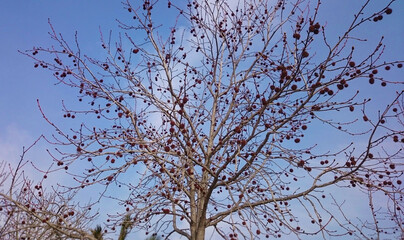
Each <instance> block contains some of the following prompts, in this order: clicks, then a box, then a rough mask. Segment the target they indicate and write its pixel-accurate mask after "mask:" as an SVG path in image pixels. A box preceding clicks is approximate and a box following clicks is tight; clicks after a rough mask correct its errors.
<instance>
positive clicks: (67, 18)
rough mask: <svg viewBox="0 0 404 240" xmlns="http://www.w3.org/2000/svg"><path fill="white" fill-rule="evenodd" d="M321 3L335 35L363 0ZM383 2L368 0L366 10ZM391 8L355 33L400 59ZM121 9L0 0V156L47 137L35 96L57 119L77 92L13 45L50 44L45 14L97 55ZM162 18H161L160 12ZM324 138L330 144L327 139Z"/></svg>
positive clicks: (375, 92)
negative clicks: (64, 102) (371, 38)
mask: <svg viewBox="0 0 404 240" xmlns="http://www.w3.org/2000/svg"><path fill="white" fill-rule="evenodd" d="M326 2H327V3H325V4H323V5H322V6H321V7H322V8H323V11H321V13H322V14H321V15H320V18H322V19H326V20H325V21H327V22H328V23H329V25H328V30H327V31H329V34H330V36H333V35H334V36H337V34H339V33H341V32H342V31H343V29H344V27H345V26H346V24H347V22H346V20H349V19H351V18H352V15H351V11H352V10H353V9H355V8H356V9H357V8H358V7H359V5H360V3H361V2H363V1H362V0H361V1H352V0H340V1H326ZM382 2H384V1H380V0H374V1H372V4H371V6H370V11H371V10H372V9H377V7H378V6H380V5H381V4H382ZM392 8H393V14H391V15H389V16H387V17H385V19H384V20H383V21H382V23H380V24H373V23H372V24H370V23H369V24H367V26H366V27H365V28H362V29H361V31H358V36H364V35H369V34H370V35H381V32H383V34H384V35H385V41H384V42H385V44H386V45H387V48H386V50H385V59H386V60H391V59H399V60H403V59H404V44H403V42H404V41H403V39H404V27H403V26H402V23H403V22H404V1H398V2H397V3H395V4H394V5H393V6H392ZM126 13H127V11H126V10H124V9H123V6H122V5H121V4H120V1H117V0H110V1H106V0H85V1H79V0H64V1H61V0H10V1H6V0H0V54H1V55H0V83H1V85H0V86H1V87H0V160H3V159H4V160H8V161H17V160H18V155H19V153H20V150H21V149H22V146H23V145H29V144H30V143H32V141H33V140H34V139H35V138H37V137H38V136H39V135H41V134H46V135H47V136H50V134H51V131H52V128H51V127H50V126H49V125H48V124H47V123H46V122H45V121H44V120H43V119H42V116H41V114H40V112H39V110H38V107H37V103H36V99H39V100H40V102H41V104H42V107H43V109H44V110H45V112H46V114H47V116H48V117H49V118H51V119H54V120H55V121H58V122H59V123H60V122H63V118H62V115H63V113H62V111H61V109H62V105H61V101H62V100H63V99H64V100H69V99H75V94H76V91H72V89H68V88H66V87H64V86H62V85H55V81H54V79H53V77H52V75H51V74H50V73H49V72H47V71H44V70H40V69H39V70H38V69H34V68H33V61H32V60H31V59H29V58H27V57H26V56H23V55H22V54H20V53H18V50H22V51H24V50H26V49H32V48H33V47H34V46H44V47H47V46H51V45H52V44H53V42H52V41H51V39H50V37H49V35H48V32H49V31H50V27H49V24H48V19H50V20H51V22H52V24H53V26H54V27H55V28H56V31H58V32H61V33H63V35H64V37H66V39H67V40H68V41H70V42H72V41H71V40H72V39H73V36H74V33H75V31H77V32H78V34H79V35H78V36H79V41H80V44H81V47H82V48H83V49H84V50H85V51H86V53H89V55H92V56H97V54H98V51H99V50H101V48H100V40H99V39H100V36H99V29H101V30H102V31H103V32H104V33H107V32H108V31H109V30H110V29H113V32H114V33H117V32H118V31H119V30H118V29H117V23H116V21H115V19H117V18H118V19H122V18H125V17H127V14H126ZM161 17H165V16H164V14H162V15H161ZM377 39H378V38H377ZM377 39H376V40H377ZM374 43H375V42H374V41H369V42H368V43H364V44H361V46H362V47H358V48H359V49H361V50H366V49H367V48H368V47H370V46H374ZM361 50H360V51H361ZM386 74H388V75H387V76H388V77H389V78H391V79H392V80H394V81H403V72H402V71H394V72H389V73H386ZM367 87H369V89H366V90H367V92H368V93H371V95H372V98H374V103H373V104H372V105H371V108H373V109H375V110H376V109H379V108H381V107H383V106H385V105H386V104H387V102H386V101H385V100H386V99H387V100H389V99H388V98H386V95H387V93H388V92H391V90H392V89H391V86H389V87H388V88H385V89H382V88H380V87H374V86H367ZM397 90H401V89H397ZM363 97H366V96H363ZM388 97H390V96H388ZM325 140H329V141H330V144H332V142H331V140H330V139H325ZM45 147H47V146H46V145H45V143H40V144H39V146H38V147H37V148H35V150H34V152H32V153H31V155H29V156H30V157H31V158H32V159H33V160H35V161H40V163H39V164H46V163H47V161H48V160H49V159H48V157H47V155H46V153H45V152H44V150H43V148H45ZM48 147H49V146H48Z"/></svg>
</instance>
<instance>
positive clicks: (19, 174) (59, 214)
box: [0, 143, 95, 240]
mask: <svg viewBox="0 0 404 240" xmlns="http://www.w3.org/2000/svg"><path fill="white" fill-rule="evenodd" d="M34 145H35V143H34ZM31 147H32V146H31ZM31 147H28V148H27V149H24V150H23V154H22V155H21V159H20V161H19V163H18V165H17V166H16V168H15V169H13V168H12V167H11V166H10V164H7V163H6V162H1V164H0V167H1V172H0V222H1V228H0V238H1V239H4V240H8V239H10V240H11V239H13V240H14V239H19V240H24V239H25V240H27V239H89V240H92V239H95V238H93V237H92V235H91V234H89V232H90V231H86V229H87V228H88V224H89V223H91V221H93V220H94V218H95V215H91V214H90V211H89V209H88V207H83V206H80V205H78V204H74V202H73V197H74V194H73V192H71V193H69V194H68V195H66V194H61V193H59V192H58V191H57V190H52V191H45V189H44V188H43V185H42V182H39V183H37V184H35V183H34V182H33V181H32V180H29V179H28V178H27V177H26V176H25V174H24V171H23V169H24V166H25V165H26V164H27V163H28V161H26V160H24V155H25V154H26V152H27V151H29V149H30V148H31Z"/></svg>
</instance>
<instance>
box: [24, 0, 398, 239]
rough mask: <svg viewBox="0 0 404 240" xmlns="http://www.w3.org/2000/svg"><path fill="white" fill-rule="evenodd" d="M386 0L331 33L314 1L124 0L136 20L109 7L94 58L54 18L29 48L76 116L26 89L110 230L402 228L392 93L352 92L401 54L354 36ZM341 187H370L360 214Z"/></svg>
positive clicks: (385, 12) (256, 234) (369, 231)
mask: <svg viewBox="0 0 404 240" xmlns="http://www.w3.org/2000/svg"><path fill="white" fill-rule="evenodd" d="M394 2H395V1H394V0H391V1H386V2H385V3H384V4H385V5H384V6H383V7H382V8H380V9H379V10H378V11H376V12H369V11H368V9H369V6H370V5H371V4H372V1H370V0H367V1H363V5H362V7H361V8H359V9H357V12H356V13H355V15H353V16H352V21H351V23H350V25H349V26H348V27H347V28H346V29H345V31H344V32H343V33H342V34H341V35H340V36H330V35H329V34H328V31H327V30H328V29H329V28H332V26H327V25H325V23H324V22H320V20H319V18H318V15H319V13H320V12H321V6H320V5H321V4H320V3H321V2H320V1H316V2H315V3H312V2H308V1H303V0H296V1H286V0H284V1H282V0H279V1H270V0H249V1H246V0H244V1H238V2H237V4H234V3H233V2H232V1H225V0H216V1H213V0H212V1H208V0H200V1H189V2H187V3H186V4H185V5H181V4H182V3H178V4H180V5H176V3H174V1H172V2H171V1H157V0H151V1H149V0H146V1H126V2H125V3H124V7H125V9H126V10H127V11H128V14H129V15H130V16H131V17H132V18H133V19H132V20H131V22H129V20H128V22H125V21H124V20H123V21H119V24H120V27H121V29H122V32H123V34H122V35H119V40H118V41H116V42H113V41H112V40H110V39H111V36H110V37H109V38H108V40H105V38H103V37H102V34H101V41H102V48H103V49H104V54H105V55H106V58H105V59H103V60H97V59H95V58H91V57H90V56H87V55H85V54H84V53H83V52H82V51H81V49H80V47H79V46H80V45H79V42H78V40H77V38H76V43H75V44H74V45H72V44H69V43H68V42H67V41H65V39H64V38H63V37H62V35H60V34H58V33H57V32H56V31H55V30H54V29H53V27H52V26H51V28H52V31H51V33H50V34H51V37H52V38H53V40H55V42H56V45H55V46H52V47H50V48H43V47H36V48H34V49H33V50H31V51H27V52H25V54H26V55H28V56H30V57H32V58H33V59H34V60H35V67H42V68H47V69H49V70H50V71H52V72H53V75H54V76H55V78H56V79H57V80H58V82H59V83H61V84H65V85H67V86H70V87H73V88H76V89H77V90H78V92H79V94H78V100H79V102H81V103H82V104H83V105H84V106H86V107H85V108H84V110H74V109H71V107H69V106H68V105H65V103H64V105H63V106H64V109H65V113H64V117H65V118H66V121H68V119H75V120H74V121H73V123H72V124H73V125H74V124H76V123H77V121H78V119H80V117H83V120H82V121H80V122H81V124H79V125H76V127H73V128H71V129H69V128H68V127H63V126H59V125H57V124H56V123H55V121H54V120H53V119H49V118H48V117H47V116H46V114H45V110H44V109H42V107H43V106H41V105H39V104H38V106H39V107H40V111H41V112H42V113H43V116H44V119H45V120H46V121H48V122H49V124H51V125H52V126H53V127H54V128H55V130H56V135H53V139H51V138H47V139H48V141H49V142H50V143H52V144H55V145H58V148H57V153H58V154H59V157H55V156H53V157H54V161H55V163H57V164H55V165H57V166H59V167H61V166H69V167H70V166H75V165H79V166H81V169H85V170H84V171H82V172H80V171H75V172H72V174H73V176H74V179H75V180H76V181H77V185H76V186H69V187H70V189H71V190H72V191H75V190H77V189H81V188H84V189H86V188H91V187H92V186H104V187H105V189H104V190H103V192H102V197H105V198H111V199H114V200H116V203H117V206H118V208H120V209H121V211H118V213H111V215H110V218H109V219H108V220H107V223H108V224H109V227H110V228H111V229H112V230H115V229H116V226H117V225H118V224H119V223H121V222H122V218H123V217H124V216H126V215H127V214H130V215H131V216H132V219H131V221H132V225H131V226H132V227H133V229H134V230H143V231H145V232H146V234H147V235H148V234H150V233H152V232H159V233H161V237H163V238H165V239H168V238H170V236H178V235H181V236H183V237H185V238H187V239H192V240H201V239H204V238H205V236H206V235H207V234H208V233H207V230H208V231H209V232H213V233H212V234H216V236H221V237H222V238H223V239H254V238H263V237H265V236H266V237H282V236H283V235H296V236H297V237H298V238H299V237H300V236H302V235H312V236H317V235H321V236H322V237H324V238H327V237H329V236H339V237H342V236H345V235H348V236H349V235H354V236H356V237H357V238H360V239H370V238H380V237H382V236H384V235H389V234H390V235H391V236H397V237H399V236H400V234H401V232H402V231H403V225H402V223H403V201H402V196H403V188H402V185H401V180H400V178H401V177H402V172H403V170H404V167H403V164H402V153H401V148H402V144H403V131H402V125H399V124H398V122H397V120H399V119H400V118H401V120H402V113H403V109H402V108H397V107H395V106H396V105H397V104H398V103H399V102H400V100H402V95H403V92H402V91H401V92H400V91H399V92H396V93H394V92H392V93H391V104H390V105H388V106H387V107H386V108H385V109H383V111H381V112H379V113H377V112H374V111H373V112H372V111H370V110H369V109H367V108H366V106H368V103H369V101H370V99H365V100H363V101H362V100H358V99H357V98H358V97H357V96H358V90H359V89H360V90H361V93H360V94H365V96H368V97H371V95H366V89H367V87H366V86H367V85H368V83H367V82H368V81H369V83H370V84H375V83H377V84H380V85H381V87H384V86H386V85H387V84H389V85H391V84H397V85H396V86H398V87H402V82H399V81H394V80H391V79H390V80H387V79H385V78H384V77H383V74H384V73H385V71H389V70H391V71H393V68H402V66H403V62H402V61H386V60H385V59H383V55H382V53H383V51H384V49H385V46H384V45H383V42H382V40H383V38H381V40H380V41H379V42H378V43H377V44H376V45H375V46H374V48H373V49H369V48H368V52H367V54H364V53H363V51H359V52H358V51H357V50H356V48H355V47H354V46H355V45H361V44H363V40H364V39H360V38H358V37H356V36H355V33H356V31H357V29H360V28H362V27H369V26H372V24H383V20H382V19H383V18H387V17H389V15H390V14H392V12H393V10H392V6H393V5H392V4H393V3H394ZM162 12H164V14H167V17H166V18H165V19H164V20H163V19H162V18H161V17H160V18H159V17H157V16H156V14H161V13H162ZM172 16H174V17H172ZM172 19H174V21H173V25H169V24H170V23H171V22H172V21H170V20H172ZM380 21H381V23H380ZM368 37H369V38H372V39H375V38H376V39H377V36H376V35H375V33H372V35H370V34H369V36H368ZM396 70H399V69H396ZM400 71H401V70H400ZM364 82H365V83H364ZM362 92H363V93H362ZM361 96H362V95H361ZM87 103H88V105H86V104H87ZM66 104H68V103H66ZM81 109H83V108H81ZM91 119H94V120H91ZM97 121H98V122H97ZM358 126H359V127H360V128H361V129H364V130H363V131H360V130H357V128H358ZM319 131H320V132H321V133H323V136H322V137H324V138H330V137H332V136H330V134H345V139H344V142H343V143H341V142H338V143H337V142H336V143H335V144H333V146H322V141H321V140H319V141H316V140H314V139H313V138H310V136H314V135H315V134H316V132H317V133H318V132H319ZM358 135H359V136H358ZM357 139H361V141H362V144H361V143H360V142H358V141H357ZM364 139H365V140H364ZM363 141H365V142H366V143H364V144H363ZM309 143H313V144H312V145H310V144H309ZM340 144H345V145H344V146H341V145H340ZM71 147H74V149H75V151H71V149H72V148H71ZM324 148H326V149H327V150H324V151H323V150H322V149H324ZM81 160H85V161H81ZM350 189H356V191H358V192H362V193H363V194H364V196H368V197H369V205H370V206H369V211H370V212H371V216H373V220H372V221H369V219H367V218H362V217H361V216H358V219H352V218H351V217H350V216H349V215H347V214H348V212H347V209H346V206H345V205H343V202H341V199H340V198H338V195H339V194H342V193H343V192H344V191H350ZM333 192H334V193H335V194H332V193H333ZM375 199H378V200H377V201H376V202H377V206H375ZM380 199H388V201H385V203H386V204H385V205H383V206H382V205H381V204H380ZM349 204H355V203H349ZM332 209H333V210H332ZM336 211H337V212H336ZM382 211H384V213H383V214H380V213H381V212H382ZM384 214H387V216H388V218H387V219H386V218H385V216H386V215H384Z"/></svg>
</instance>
